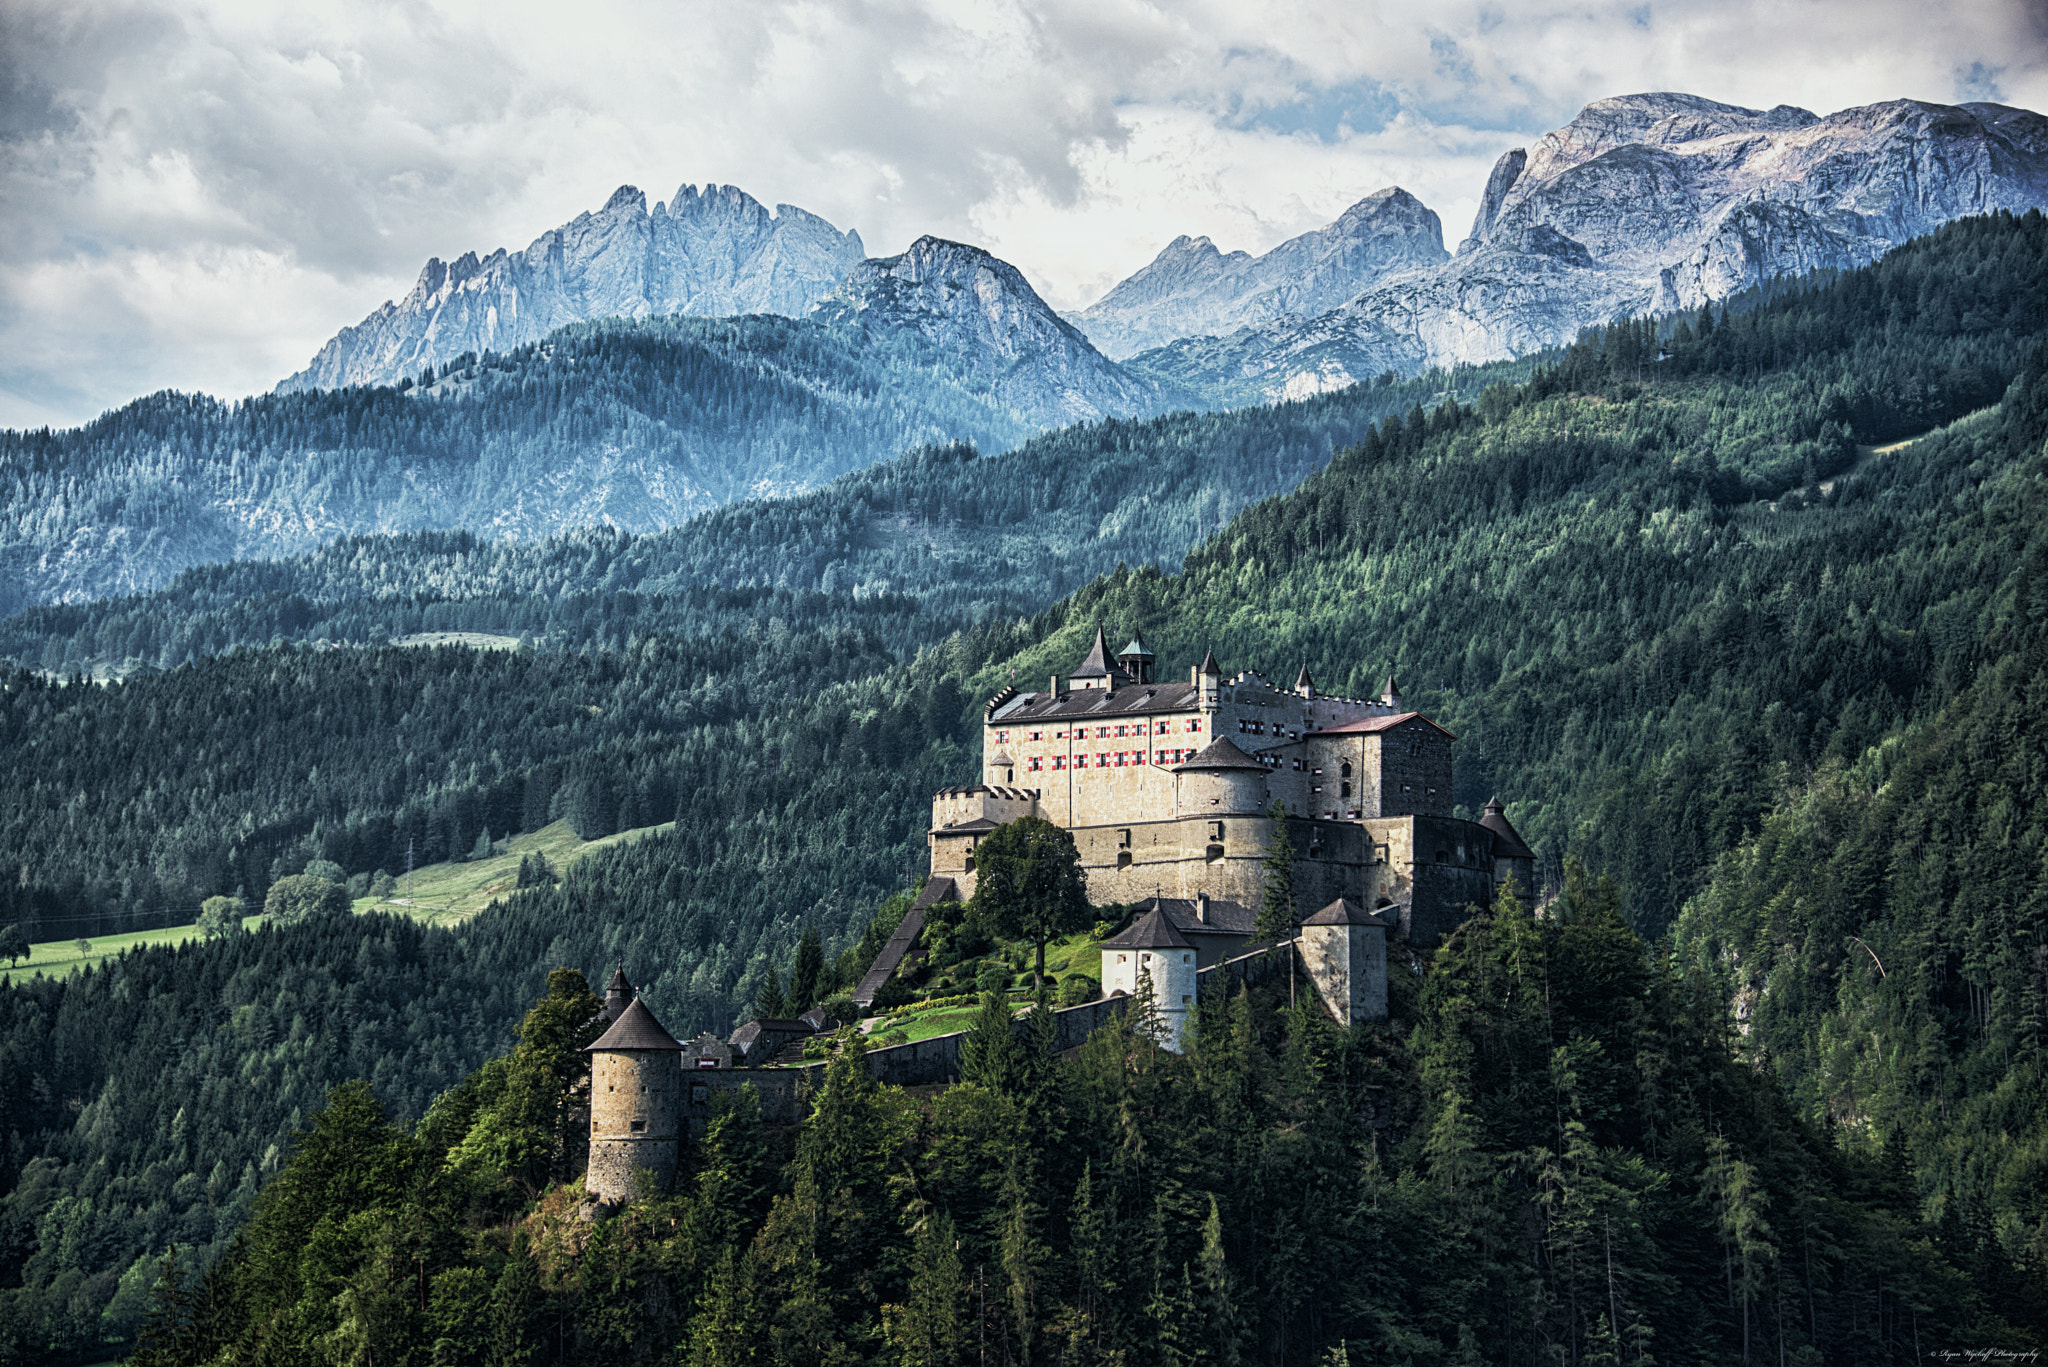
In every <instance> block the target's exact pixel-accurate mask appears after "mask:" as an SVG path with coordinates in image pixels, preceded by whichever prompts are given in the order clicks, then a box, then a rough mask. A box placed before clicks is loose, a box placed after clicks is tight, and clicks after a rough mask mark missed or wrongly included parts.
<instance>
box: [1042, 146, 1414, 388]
mask: <svg viewBox="0 0 2048 1367" xmlns="http://www.w3.org/2000/svg"><path fill="white" fill-rule="evenodd" d="M1449 255H1450V253H1448V252H1446V251H1445V250H1444V230H1443V225H1442V224H1441V223H1440V222H1438V220H1437V216H1436V214H1435V212H1434V211H1432V210H1431V209H1429V208H1428V207H1427V206H1425V205H1424V204H1423V202H1422V201H1421V200H1419V199H1417V198H1415V196H1413V195H1411V194H1409V193H1408V192H1407V191H1406V190H1403V189H1401V188H1400V187H1399V186H1392V185H1390V186H1388V187H1387V188H1386V189H1384V190H1378V191H1375V192H1374V193H1372V194H1370V195H1367V196H1366V197H1365V198H1364V199H1361V200H1359V201H1358V203H1356V204H1354V205H1352V206H1351V207H1350V208H1348V209H1346V210H1345V211H1344V212H1343V213H1342V214H1340V215H1338V217H1337V221H1336V222H1335V223H1332V224H1329V225H1328V226H1327V227H1322V228H1317V229H1316V230H1315V231H1314V232H1308V233H1303V234H1302V235H1301V236H1299V237H1296V238H1291V239H1289V240H1288V241H1286V242H1283V243H1281V244H1280V245H1279V246H1277V247H1275V248H1273V250H1272V251H1270V252H1267V253H1266V254H1265V255H1264V256H1253V255H1251V254H1250V253H1249V252H1231V253H1230V254H1229V255H1227V256H1226V255H1225V254H1224V253H1222V252H1220V251H1218V250H1217V249H1216V245H1215V244H1214V243H1212V242H1211V241H1210V240H1209V239H1208V238H1206V237H1187V236H1181V237H1176V238H1175V239H1174V240H1173V241H1171V242H1169V243H1167V244H1166V250H1164V251H1162V252H1160V253H1159V255H1158V256H1157V257H1155V258H1153V260H1152V261H1151V263H1150V264H1149V265H1147V266H1146V267H1145V268H1144V269H1143V270H1141V271H1139V272H1138V273H1137V274H1136V275H1133V276H1132V277H1130V278H1129V279H1128V280H1125V281H1124V282H1123V283H1122V284H1120V285H1118V286H1117V287H1116V288H1115V289H1113V290H1111V291H1110V292H1109V293H1108V294H1105V295H1104V296H1103V297H1102V298H1101V299H1099V300H1097V301H1096V302H1095V303H1093V304H1091V305H1089V306H1088V307H1087V308H1086V309H1084V310H1082V311H1081V312H1080V313H1079V314H1076V315H1074V321H1075V322H1076V323H1078V324H1079V325H1080V326H1081V328H1082V329H1083V330H1084V331H1085V332H1087V334H1088V336H1089V338H1090V339H1091V340H1092V341H1094V343H1095V344H1096V345H1097V346H1099V347H1101V348H1102V349H1103V350H1104V351H1106V352H1107V353H1109V354H1110V355H1111V356H1113V357H1116V358H1117V359H1118V360H1122V359H1124V358H1125V357H1128V356H1133V355H1136V354H1137V353H1138V352H1141V351H1147V350H1150V349H1152V348H1153V347H1159V346H1164V345H1166V344H1167V343H1168V342H1171V341H1173V340H1175V339H1176V338H1180V337H1189V336H1196V335H1206V334H1210V333H1216V332H1227V331H1230V330H1232V329H1234V328H1237V327H1241V326H1247V325H1253V324H1258V323H1263V322H1267V321H1269V320H1272V319H1275V318H1283V317H1286V316H1289V315H1297V316H1299V315H1314V314H1318V313H1323V312H1326V311H1327V310H1330V309H1333V308H1337V307H1338V306H1340V305H1342V304H1345V303H1348V302H1350V301H1351V300H1352V299H1355V298H1357V297H1358V295H1359V294H1360V293H1361V292H1362V291H1364V290H1365V289H1366V288H1367V287H1368V286H1370V285H1372V284H1374V283H1375V282H1376V281H1378V280H1380V279H1381V278H1383V277H1385V276H1388V275H1392V274H1394V273H1396V272H1399V271H1404V270H1409V269H1413V268H1415V267H1418V266H1432V265H1435V264H1436V263H1438V262H1440V261H1443V260H1445V259H1447V258H1448V257H1449Z"/></svg>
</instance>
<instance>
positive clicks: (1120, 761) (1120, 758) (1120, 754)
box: [1116, 727, 1124, 769]
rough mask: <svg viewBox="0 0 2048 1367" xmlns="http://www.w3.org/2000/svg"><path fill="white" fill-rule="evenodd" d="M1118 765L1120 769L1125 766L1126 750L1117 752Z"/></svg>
mask: <svg viewBox="0 0 2048 1367" xmlns="http://www.w3.org/2000/svg"><path fill="white" fill-rule="evenodd" d="M1117 729H1118V730H1122V729H1123V728H1121V727H1119V728H1117ZM1116 767H1117V768H1119V769H1121V768H1123V767H1124V752H1123V751H1122V750H1119V751H1117V752H1116Z"/></svg>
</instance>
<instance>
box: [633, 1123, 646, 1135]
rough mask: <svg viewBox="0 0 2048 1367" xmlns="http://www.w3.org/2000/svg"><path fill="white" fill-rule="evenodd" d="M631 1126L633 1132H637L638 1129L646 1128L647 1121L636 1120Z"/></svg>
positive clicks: (638, 1131)
mask: <svg viewBox="0 0 2048 1367" xmlns="http://www.w3.org/2000/svg"><path fill="white" fill-rule="evenodd" d="M631 1128H632V1131H633V1133H634V1134H638V1133H640V1131H642V1130H644V1129H646V1128H647V1122H646V1121H644V1120H636V1121H634V1122H633V1123H632V1126H631Z"/></svg>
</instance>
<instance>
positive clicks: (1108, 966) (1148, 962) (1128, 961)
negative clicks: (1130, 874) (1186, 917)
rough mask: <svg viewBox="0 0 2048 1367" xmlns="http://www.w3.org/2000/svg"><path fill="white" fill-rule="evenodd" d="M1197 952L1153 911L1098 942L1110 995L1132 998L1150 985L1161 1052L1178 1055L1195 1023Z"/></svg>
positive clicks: (1170, 924)
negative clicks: (1192, 1022)
mask: <svg viewBox="0 0 2048 1367" xmlns="http://www.w3.org/2000/svg"><path fill="white" fill-rule="evenodd" d="M1197 981H1198V979H1197V978H1196V976H1195V948H1194V946H1193V945H1191V944H1189V943H1188V941H1187V939H1186V937H1185V936H1183V935H1182V934H1181V933H1180V932H1179V931H1177V930H1175V929H1174V928H1173V922H1171V921H1169V920H1167V919H1166V913H1165V912H1163V911H1161V910H1159V909H1158V908H1157V907H1154V908H1153V909H1152V910H1151V911H1148V912H1146V913H1145V914H1144V915H1143V916H1140V917H1139V918H1138V919H1137V920H1136V921H1135V922H1133V923H1132V924H1131V927H1130V928H1129V929H1128V930H1125V931H1124V932H1123V933H1121V934H1119V935H1112V936H1111V937H1110V938H1109V939H1107V940H1104V941H1103V942H1102V987H1103V990H1104V991H1105V992H1107V993H1109V994H1110V995H1111V996H1115V995H1116V994H1117V993H1118V992H1126V993H1130V994H1131V995H1134V996H1135V995H1136V994H1137V992H1138V990H1139V989H1140V988H1142V987H1143V986H1144V985H1145V984H1146V983H1150V984H1151V985H1152V1004H1153V1007H1154V1008H1155V1009H1156V1010H1157V1011H1158V1013H1159V1021H1160V1025H1161V1027H1162V1029H1161V1032H1160V1038H1159V1044H1160V1047H1162V1048H1165V1049H1170V1050H1172V1051H1173V1052H1174V1053H1176V1054H1178V1053H1180V1052H1181V1051H1182V1049H1183V1048H1184V1047H1185V1046H1184V1044H1183V1041H1185V1040H1186V1038H1187V1032H1188V1025H1189V1022H1190V1021H1191V1020H1193V1018H1194V1013H1195V993H1196V990H1197V989H1196V984H1197Z"/></svg>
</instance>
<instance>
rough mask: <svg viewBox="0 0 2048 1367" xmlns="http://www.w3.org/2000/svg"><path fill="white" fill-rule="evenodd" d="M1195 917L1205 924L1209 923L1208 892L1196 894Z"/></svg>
mask: <svg viewBox="0 0 2048 1367" xmlns="http://www.w3.org/2000/svg"><path fill="white" fill-rule="evenodd" d="M1195 919H1196V920H1197V921H1200V922H1201V923H1202V924H1203V925H1205V926H1206V925H1208V924H1209V894H1208V893H1206V892H1198V893H1196V894H1195Z"/></svg>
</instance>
